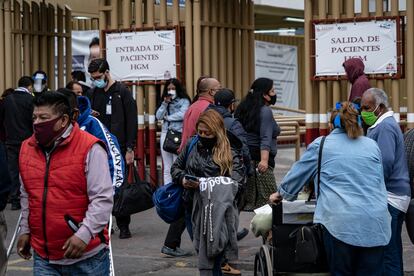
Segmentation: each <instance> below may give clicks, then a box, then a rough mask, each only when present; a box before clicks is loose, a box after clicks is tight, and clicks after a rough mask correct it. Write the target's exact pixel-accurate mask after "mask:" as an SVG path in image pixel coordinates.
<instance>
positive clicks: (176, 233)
mask: <svg viewBox="0 0 414 276" xmlns="http://www.w3.org/2000/svg"><path fill="white" fill-rule="evenodd" d="M184 230H185V217H184V216H183V217H182V218H180V219H179V220H177V221H176V222H173V223H171V224H170V228H168V233H167V236H166V237H165V242H164V245H165V246H167V247H169V248H171V249H176V248H177V247H180V245H181V236H182V234H183V232H184Z"/></svg>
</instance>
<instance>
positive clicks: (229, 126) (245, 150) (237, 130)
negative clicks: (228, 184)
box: [208, 104, 253, 176]
mask: <svg viewBox="0 0 414 276" xmlns="http://www.w3.org/2000/svg"><path fill="white" fill-rule="evenodd" d="M208 108H209V109H213V110H215V111H217V112H218V113H220V115H221V116H222V117H223V120H224V127H225V128H226V130H227V132H231V133H232V134H234V135H235V136H236V139H238V140H240V142H241V143H242V149H241V151H242V156H243V163H244V166H245V168H246V173H247V175H249V176H250V175H253V171H252V166H251V162H250V160H251V157H250V151H249V147H248V146H247V142H246V136H247V133H246V131H245V130H244V128H243V126H242V124H241V123H240V122H239V120H237V119H236V118H234V117H233V116H232V115H231V113H230V112H229V111H228V110H227V109H226V108H224V107H222V106H217V105H212V104H211V105H210V106H209V107H208ZM230 143H232V141H230Z"/></svg>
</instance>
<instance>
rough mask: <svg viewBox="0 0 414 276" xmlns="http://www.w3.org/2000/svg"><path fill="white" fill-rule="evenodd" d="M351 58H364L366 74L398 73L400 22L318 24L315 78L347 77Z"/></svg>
mask: <svg viewBox="0 0 414 276" xmlns="http://www.w3.org/2000/svg"><path fill="white" fill-rule="evenodd" d="M350 58H361V59H362V61H363V62H364V64H365V73H366V74H395V73H397V23H396V20H378V21H375V20H373V21H367V22H349V23H335V24H317V25H315V76H337V75H345V71H344V68H343V66H342V64H343V63H344V61H346V60H347V59H350Z"/></svg>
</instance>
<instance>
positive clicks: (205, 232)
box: [0, 58, 411, 276]
mask: <svg viewBox="0 0 414 276" xmlns="http://www.w3.org/2000/svg"><path fill="white" fill-rule="evenodd" d="M361 63H362V62H360V61H355V60H352V61H348V62H346V63H345V64H344V67H345V70H346V72H347V74H348V76H349V79H350V81H351V83H352V84H353V87H352V91H351V93H350V100H351V101H347V102H343V103H338V104H337V106H336V108H335V109H334V110H333V111H332V113H331V120H330V125H331V130H332V131H331V133H330V134H329V135H328V136H327V137H326V139H323V140H322V138H318V139H316V140H315V141H314V142H313V143H311V144H310V145H309V146H308V148H307V150H306V152H305V153H304V154H303V155H302V157H301V159H300V160H299V161H298V162H296V163H295V164H294V165H293V167H292V168H291V170H290V171H289V173H288V174H287V175H286V176H285V178H284V179H283V181H282V183H281V184H280V185H278V186H277V185H276V180H275V176H274V168H275V157H276V154H277V140H276V139H277V137H278V135H279V134H280V131H281V130H280V127H279V126H278V124H277V122H276V121H275V120H274V117H273V112H272V109H271V106H272V105H274V104H275V103H276V100H277V96H276V93H277V91H275V89H274V83H273V80H271V79H268V78H258V79H256V80H255V81H254V82H253V83H252V85H251V87H250V90H249V91H248V93H247V94H246V96H245V97H244V98H243V99H242V100H241V102H240V103H239V104H237V100H236V98H235V95H234V92H233V91H232V90H230V89H227V88H223V87H222V86H221V83H220V81H219V80H217V79H215V78H213V77H210V76H202V77H200V78H199V79H198V81H197V87H196V89H197V90H196V93H195V97H194V99H191V98H190V97H189V95H188V94H187V92H186V89H185V87H184V85H183V84H182V83H181V82H180V80H178V79H176V78H172V79H169V80H167V81H166V82H165V85H164V87H163V91H162V94H161V101H160V103H159V107H158V109H157V111H156V119H157V120H159V121H160V123H161V124H162V126H161V137H160V151H161V157H162V162H163V173H162V176H163V179H162V183H163V184H164V185H166V184H169V183H174V184H175V185H179V186H182V187H183V188H184V192H183V195H182V198H183V203H182V204H183V210H184V211H183V213H182V216H180V218H179V219H177V220H176V221H174V222H173V223H171V224H170V225H169V229H168V232H167V236H166V238H165V242H164V245H162V246H161V252H162V253H163V254H165V255H168V256H170V257H186V256H190V255H192V252H191V251H186V250H184V249H182V248H181V237H182V235H183V233H184V232H185V231H186V230H187V232H188V234H189V236H190V238H191V240H192V241H193V244H194V249H195V251H196V253H197V255H198V268H199V271H200V275H202V276H203V275H206V276H207V275H214V276H216V275H222V274H223V273H228V274H233V275H238V274H240V271H239V270H237V269H236V268H234V267H233V266H232V265H230V263H231V262H232V261H233V260H235V259H237V257H238V246H237V242H238V241H239V240H241V239H243V238H244V237H245V236H246V235H247V233H248V230H247V229H246V228H242V227H240V226H239V214H240V212H241V211H253V210H255V209H256V208H258V207H261V206H263V205H265V204H267V203H268V202H269V201H270V202H272V203H278V202H280V201H281V200H282V199H283V198H284V199H286V200H295V199H296V197H297V195H298V193H299V192H300V191H301V190H302V188H303V186H305V185H306V184H307V183H309V181H310V180H311V179H313V180H315V181H314V182H315V183H316V180H319V181H320V187H315V189H316V194H317V205H316V210H315V216H314V222H315V223H320V224H321V225H322V226H323V240H324V245H325V249H326V253H327V258H328V263H329V267H330V271H331V274H332V275H403V262H402V241H401V231H402V230H401V229H402V224H403V220H404V216H405V213H406V211H407V209H408V205H409V203H410V199H411V188H410V180H409V175H408V169H407V160H406V157H405V151H404V142H403V136H402V132H401V130H400V128H399V125H398V123H397V122H396V121H395V120H394V118H393V113H392V111H390V108H389V104H388V98H387V95H386V93H385V92H384V91H382V90H380V89H377V88H370V87H368V85H369V83H368V80H367V79H366V77H365V75H364V73H363V63H362V67H361ZM88 73H89V74H90V78H91V82H92V87H90V86H89V85H88V84H87V81H86V77H85V74H84V72H80V71H75V72H73V73H72V80H71V81H70V82H68V84H67V86H66V87H65V88H59V89H58V90H57V91H51V90H49V89H48V87H47V75H46V73H45V72H43V71H40V70H39V71H37V72H35V73H34V74H33V75H32V76H23V77H21V78H20V80H19V82H18V84H17V85H18V87H17V88H16V89H8V90H6V91H5V92H4V93H3V95H2V98H1V102H0V138H1V141H2V143H0V162H1V164H0V179H1V183H0V210H2V211H3V210H4V209H5V208H6V206H7V203H8V202H10V203H11V209H12V210H20V211H21V221H20V228H21V230H20V232H19V238H18V242H17V253H18V254H19V255H20V256H21V257H22V258H25V259H30V258H31V257H32V254H33V259H34V274H35V275H66V274H70V275H78V274H79V275H81V274H82V275H108V274H109V268H110V261H109V252H108V240H109V235H108V233H109V231H111V230H112V229H108V223H109V220H110V217H111V215H112V214H111V211H112V207H113V201H114V200H113V198H114V194H116V193H117V192H118V191H119V188H120V187H121V186H122V184H123V183H125V179H126V175H127V170H128V169H127V168H128V165H131V164H133V163H134V159H135V145H136V137H137V108H136V102H135V100H134V98H133V96H132V93H131V92H130V90H129V89H128V87H127V86H125V85H124V84H123V83H121V82H118V81H115V80H113V79H112V77H111V73H110V66H109V64H108V62H107V61H106V60H105V59H103V58H95V59H92V60H91V61H90V63H89V66H88ZM361 118H362V119H361ZM364 130H365V132H364ZM364 133H366V136H364ZM325 140H326V141H325ZM321 141H323V142H321ZM322 145H323V151H321V152H322V159H321V167H320V177H319V178H320V179H317V178H318V174H317V170H318V152H319V151H320V147H322ZM5 156H6V157H7V158H4V157H5ZM5 168H6V169H5ZM73 172H77V173H73ZM211 183H213V184H214V185H213V184H211ZM276 191H277V192H276ZM130 222H131V217H130V216H117V217H116V223H117V226H118V228H119V230H120V231H119V238H120V239H128V238H131V236H132V235H131V231H130V229H129V225H130ZM2 225H5V220H4V216H3V213H2V212H1V213H0V236H5V230H3V228H2ZM239 228H242V229H241V230H239ZM1 245H2V244H1V243H0V247H1V248H0V251H1V252H0V255H2V256H0V260H2V258H3V257H4V254H5V249H4V246H1ZM6 259H7V258H6ZM5 269H6V262H4V263H3V264H2V267H1V268H0V275H3V274H4V273H5Z"/></svg>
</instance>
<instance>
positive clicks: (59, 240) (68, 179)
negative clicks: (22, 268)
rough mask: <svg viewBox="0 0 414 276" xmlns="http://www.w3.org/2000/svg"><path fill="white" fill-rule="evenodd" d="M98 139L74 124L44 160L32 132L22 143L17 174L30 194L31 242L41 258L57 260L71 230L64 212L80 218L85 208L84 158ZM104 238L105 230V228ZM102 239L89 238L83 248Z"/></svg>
mask: <svg viewBox="0 0 414 276" xmlns="http://www.w3.org/2000/svg"><path fill="white" fill-rule="evenodd" d="M98 142H99V140H98V139H97V138H95V137H94V136H92V135H90V134H88V133H87V132H84V131H81V130H80V129H79V126H78V124H76V123H75V124H74V126H73V129H72V132H71V134H70V135H69V137H67V138H66V139H65V140H64V141H63V142H62V143H61V144H59V145H58V146H57V147H56V148H55V149H54V150H53V151H52V153H51V154H50V156H49V161H47V158H46V155H45V153H44V152H43V151H42V150H41V149H40V148H39V147H38V146H37V143H36V139H35V137H34V135H33V136H32V137H30V138H29V139H27V140H25V141H24V142H23V144H22V147H21V151H20V158H19V166H20V174H21V177H22V180H23V184H24V188H25V190H26V192H27V193H28V196H29V210H30V211H29V227H30V243H31V245H32V247H33V249H34V250H35V251H36V253H37V254H39V255H40V256H41V257H42V258H45V259H49V260H60V259H62V258H63V255H64V253H65V251H64V250H62V247H63V245H64V243H65V242H66V240H67V239H68V238H70V237H71V236H72V235H73V234H74V233H73V231H72V230H71V229H70V228H69V226H68V225H67V223H66V221H65V218H64V216H65V215H66V214H68V215H70V216H71V217H72V218H74V219H75V220H76V221H78V222H82V221H83V219H84V218H85V215H86V211H87V209H88V204H89V198H88V194H87V185H86V175H85V162H86V157H87V155H88V152H89V150H90V149H91V148H92V146H93V145H94V144H95V143H98ZM104 236H105V241H106V242H107V241H108V232H107V229H106V228H105V230H104ZM100 243H101V240H100V239H99V237H98V236H95V238H93V239H91V241H90V242H89V244H88V246H87V248H86V251H89V250H91V249H93V248H95V247H96V246H98V245H99V244H100Z"/></svg>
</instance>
